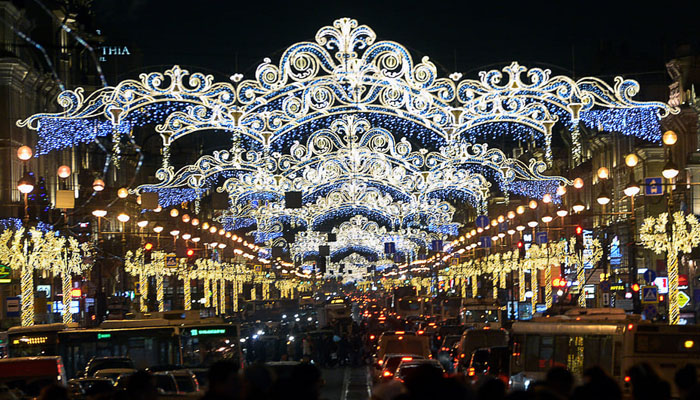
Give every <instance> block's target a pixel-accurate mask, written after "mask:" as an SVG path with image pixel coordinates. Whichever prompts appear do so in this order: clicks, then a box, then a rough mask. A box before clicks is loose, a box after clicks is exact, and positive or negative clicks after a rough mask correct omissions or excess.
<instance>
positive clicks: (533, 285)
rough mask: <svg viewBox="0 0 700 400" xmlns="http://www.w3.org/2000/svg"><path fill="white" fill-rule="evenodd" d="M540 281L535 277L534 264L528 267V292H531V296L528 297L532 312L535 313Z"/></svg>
mask: <svg viewBox="0 0 700 400" xmlns="http://www.w3.org/2000/svg"><path fill="white" fill-rule="evenodd" d="M539 288H540V282H539V279H537V268H535V266H534V265H532V267H531V268H530V292H532V297H530V304H531V305H532V313H533V314H534V313H535V309H536V308H537V297H539Z"/></svg>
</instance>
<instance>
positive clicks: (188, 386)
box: [175, 375, 197, 393]
mask: <svg viewBox="0 0 700 400" xmlns="http://www.w3.org/2000/svg"><path fill="white" fill-rule="evenodd" d="M175 381H176V382H177V387H178V389H180V391H181V392H185V393H191V392H194V391H196V390H197V388H196V387H195V384H194V379H192V377H190V376H185V375H175Z"/></svg>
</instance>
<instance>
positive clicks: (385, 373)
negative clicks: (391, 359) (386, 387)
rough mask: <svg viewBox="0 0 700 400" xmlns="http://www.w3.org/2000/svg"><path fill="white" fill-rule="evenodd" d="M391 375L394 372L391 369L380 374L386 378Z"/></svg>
mask: <svg viewBox="0 0 700 400" xmlns="http://www.w3.org/2000/svg"><path fill="white" fill-rule="evenodd" d="M392 375H394V374H392V373H391V371H384V373H383V374H382V376H384V377H385V378H388V377H390V376H392Z"/></svg>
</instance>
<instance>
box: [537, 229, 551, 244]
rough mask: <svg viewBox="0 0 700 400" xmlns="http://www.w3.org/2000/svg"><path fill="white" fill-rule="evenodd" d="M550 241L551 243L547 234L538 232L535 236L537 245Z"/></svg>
mask: <svg viewBox="0 0 700 400" xmlns="http://www.w3.org/2000/svg"><path fill="white" fill-rule="evenodd" d="M548 241H549V235H547V232H537V233H536V234H535V243H537V244H545V243H547V242H548Z"/></svg>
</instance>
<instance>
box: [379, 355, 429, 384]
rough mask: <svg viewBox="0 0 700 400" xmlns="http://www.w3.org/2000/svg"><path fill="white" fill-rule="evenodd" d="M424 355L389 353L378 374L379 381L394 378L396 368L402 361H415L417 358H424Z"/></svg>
mask: <svg viewBox="0 0 700 400" xmlns="http://www.w3.org/2000/svg"><path fill="white" fill-rule="evenodd" d="M422 358H423V357H422V356H419V355H417V354H389V355H387V356H386V357H385V358H384V362H383V363H382V367H381V370H379V374H378V375H377V376H376V380H377V381H378V382H387V381H390V380H392V379H394V374H395V373H396V369H397V368H398V366H399V364H400V363H401V362H402V361H413V360H417V359H422Z"/></svg>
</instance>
